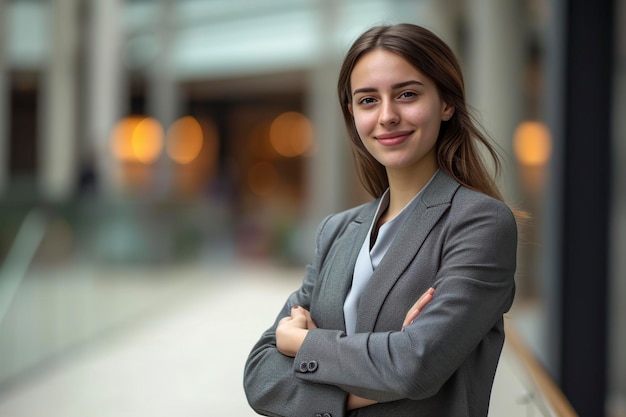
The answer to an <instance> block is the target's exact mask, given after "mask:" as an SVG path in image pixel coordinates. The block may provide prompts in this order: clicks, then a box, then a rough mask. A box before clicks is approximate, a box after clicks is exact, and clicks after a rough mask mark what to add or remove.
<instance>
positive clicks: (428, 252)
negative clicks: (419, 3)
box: [244, 171, 517, 417]
mask: <svg viewBox="0 0 626 417" xmlns="http://www.w3.org/2000/svg"><path fill="white" fill-rule="evenodd" d="M377 204H378V201H373V202H371V203H369V204H366V205H363V206H360V207H356V208H353V209H351V210H348V211H346V212H343V213H339V214H336V215H332V216H329V217H327V218H326V219H325V220H324V221H323V222H322V223H321V225H320V227H319V229H318V233H317V251H316V254H315V258H314V261H313V262H312V263H311V264H309V265H308V266H307V268H306V274H305V277H304V281H303V284H302V286H301V287H300V289H299V290H297V291H296V292H294V293H293V294H292V295H291V296H290V297H289V298H288V300H287V302H286V303H285V305H284V306H283V308H282V310H281V312H280V313H279V315H278V317H277V319H276V322H275V323H274V325H273V326H272V327H271V328H270V329H268V330H267V331H266V332H265V333H264V334H263V335H262V336H261V339H260V340H259V341H258V343H257V344H256V345H255V346H254V348H253V349H252V351H251V353H250V355H249V357H248V360H247V362H246V366H245V375H244V388H245V392H246V395H247V398H248V401H249V403H250V405H251V406H252V408H253V409H254V410H255V411H256V412H258V413H260V414H264V415H268V416H284V417H309V416H310V417H317V416H319V417H342V416H359V417H361V416H362V417H365V416H377V417H381V416H383V417H391V416H393V417H403V416H407V417H408V416H415V417H417V416H419V417H426V416H437V417H443V416H454V417H456V416H486V415H487V412H488V408H489V398H490V394H491V387H492V384H493V378H494V375H495V371H496V366H497V363H498V359H499V357H500V353H501V350H502V345H503V343H504V330H503V314H504V313H505V312H507V311H508V309H509V308H510V306H511V304H512V302H513V297H514V293H515V283H514V279H513V275H514V272H515V262H516V260H515V259H516V249H517V228H516V224H515V219H514V217H513V215H512V213H511V211H510V210H509V208H508V207H507V206H506V205H505V204H503V203H502V202H500V201H498V200H495V199H493V198H490V197H487V196H485V195H484V194H481V193H478V192H475V191H472V190H469V189H467V188H465V187H463V186H460V185H459V184H458V183H457V182H456V181H454V180H453V179H452V178H451V177H450V176H448V175H447V174H445V173H443V172H442V171H439V172H438V173H437V174H436V176H435V178H434V179H433V181H432V182H431V183H430V185H429V186H428V187H427V188H426V189H425V190H424V192H423V193H422V198H421V204H419V205H418V207H417V208H416V209H415V211H414V212H413V213H412V214H411V215H410V217H409V219H408V220H407V222H406V224H405V226H404V227H403V229H402V230H400V232H399V233H398V235H397V236H396V239H395V241H394V242H393V244H392V246H391V247H390V248H389V250H388V252H387V254H386V255H385V256H384V258H383V259H382V261H381V262H380V264H379V266H378V268H377V269H376V270H375V271H374V274H373V275H372V278H371V279H370V281H369V283H368V284H367V287H366V288H365V289H364V291H363V293H362V295H361V301H360V304H359V310H358V316H359V317H358V320H357V325H356V332H357V334H355V335H352V336H346V334H345V324H344V316H343V303H344V300H345V298H346V295H347V293H348V290H349V288H350V285H351V281H352V272H353V269H354V265H355V262H356V257H357V255H358V252H359V249H360V247H361V245H362V243H363V240H364V239H365V237H366V235H367V232H368V229H369V226H370V224H371V222H372V219H373V216H374V214H375V211H376V207H377ZM431 286H432V287H434V288H435V294H434V298H433V300H432V301H431V302H430V303H429V304H428V305H427V306H426V308H425V309H424V310H423V311H422V312H421V314H420V315H419V317H418V318H417V319H416V320H415V321H414V323H413V324H411V325H409V326H407V327H406V328H405V330H404V331H401V326H402V322H403V320H404V317H405V315H406V313H407V311H408V310H409V308H410V307H411V306H412V305H413V304H414V303H415V301H416V300H417V298H418V297H419V296H420V295H421V294H422V293H424V292H425V291H426V290H427V289H428V288H429V287H431ZM294 305H300V306H303V307H305V308H307V309H309V310H310V311H311V315H312V318H313V320H314V321H315V323H316V324H317V325H318V327H319V329H314V330H310V331H309V332H308V335H307V337H306V339H305V341H304V343H303V344H302V347H301V348H300V350H299V351H298V354H297V355H296V357H295V358H290V357H287V356H284V355H282V354H281V353H280V352H278V350H277V349H276V339H275V332H274V331H275V328H276V325H277V323H278V320H280V319H281V318H282V317H285V316H287V315H289V314H290V309H291V307H292V306H294ZM348 392H351V393H354V394H357V395H360V396H362V397H365V398H370V399H374V400H377V401H378V402H379V403H378V404H376V405H373V406H369V407H365V408H361V409H358V410H354V411H352V412H346V411H345V401H346V398H347V393H348Z"/></svg>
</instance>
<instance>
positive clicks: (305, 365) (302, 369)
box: [300, 362, 322, 417]
mask: <svg viewBox="0 0 626 417" xmlns="http://www.w3.org/2000/svg"><path fill="white" fill-rule="evenodd" d="M300 372H302V373H305V372H309V364H308V362H300ZM315 417H317V416H315ZM320 417H322V416H320Z"/></svg>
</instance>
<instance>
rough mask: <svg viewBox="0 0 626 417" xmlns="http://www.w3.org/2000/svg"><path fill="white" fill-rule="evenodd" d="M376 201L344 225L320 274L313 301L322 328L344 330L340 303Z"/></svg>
mask: <svg viewBox="0 0 626 417" xmlns="http://www.w3.org/2000/svg"><path fill="white" fill-rule="evenodd" d="M378 202H379V199H376V200H374V201H372V202H371V203H369V204H367V205H366V206H365V207H364V208H363V210H361V212H360V213H359V214H358V215H357V216H356V218H355V219H354V220H352V222H350V224H348V226H347V229H346V231H345V233H343V234H342V235H341V237H340V239H339V241H337V247H336V248H335V249H333V250H332V254H331V256H333V258H334V259H333V260H332V261H331V262H328V265H330V268H328V269H327V270H326V271H325V272H324V274H323V276H324V281H323V284H322V288H321V293H320V297H319V299H318V300H317V301H318V304H317V305H318V306H319V314H320V316H321V317H323V324H322V327H324V328H327V329H339V330H344V331H345V330H346V324H345V317H344V314H343V303H344V300H345V299H346V297H347V295H348V291H349V290H350V286H351V285H352V275H353V273H354V265H355V264H356V259H357V257H358V255H359V251H360V249H361V246H362V244H363V241H364V240H365V238H366V236H367V232H368V230H369V227H370V225H371V223H372V220H373V218H374V214H375V213H376V208H377V207H378Z"/></svg>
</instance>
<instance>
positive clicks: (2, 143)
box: [0, 0, 9, 197]
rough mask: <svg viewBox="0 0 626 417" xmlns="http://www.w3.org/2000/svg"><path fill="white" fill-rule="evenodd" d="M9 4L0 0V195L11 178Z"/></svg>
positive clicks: (0, 195)
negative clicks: (8, 56) (7, 20)
mask: <svg viewBox="0 0 626 417" xmlns="http://www.w3.org/2000/svg"><path fill="white" fill-rule="evenodd" d="M6 16H7V5H6V1H5V0H0V197H2V195H3V194H4V190H5V189H6V186H7V182H8V180H9V178H8V177H9V83H8V62H7V57H6V52H5V51H6V49H7V48H6V45H5V42H6V40H5V39H6V38H7V33H6V32H7V29H6V27H7V24H6V21H5V20H6Z"/></svg>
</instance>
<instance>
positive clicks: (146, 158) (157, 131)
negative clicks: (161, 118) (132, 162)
mask: <svg viewBox="0 0 626 417" xmlns="http://www.w3.org/2000/svg"><path fill="white" fill-rule="evenodd" d="M132 142H133V151H134V152H135V157H136V158H137V160H138V161H139V162H143V163H144V164H150V163H152V162H154V161H156V160H157V159H158V157H159V154H160V153H161V150H162V149H163V127H162V126H161V123H159V122H158V120H156V119H153V118H151V117H146V118H145V119H143V120H142V121H141V122H139V124H138V125H137V127H135V131H134V132H133V140H132Z"/></svg>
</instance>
